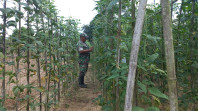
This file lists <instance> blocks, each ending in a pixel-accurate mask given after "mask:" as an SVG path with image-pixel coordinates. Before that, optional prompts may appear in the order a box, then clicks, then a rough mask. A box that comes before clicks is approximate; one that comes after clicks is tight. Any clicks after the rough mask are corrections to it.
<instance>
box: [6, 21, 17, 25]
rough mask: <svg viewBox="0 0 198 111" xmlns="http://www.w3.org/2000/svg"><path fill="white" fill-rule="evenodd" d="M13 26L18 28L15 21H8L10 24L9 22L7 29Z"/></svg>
mask: <svg viewBox="0 0 198 111" xmlns="http://www.w3.org/2000/svg"><path fill="white" fill-rule="evenodd" d="M11 26H13V27H16V26H17V23H16V21H13V20H11V21H8V22H7V27H11Z"/></svg>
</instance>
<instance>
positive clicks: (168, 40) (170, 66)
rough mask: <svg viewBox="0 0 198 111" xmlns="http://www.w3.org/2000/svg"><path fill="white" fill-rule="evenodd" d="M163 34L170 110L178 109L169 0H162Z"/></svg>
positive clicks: (175, 110) (176, 110)
mask: <svg viewBox="0 0 198 111" xmlns="http://www.w3.org/2000/svg"><path fill="white" fill-rule="evenodd" d="M161 2H162V19H163V20H162V21H163V36H164V44H165V56H166V68H167V75H168V88H169V102H170V111H178V100H177V87H176V80H177V79H176V74H175V58H174V46H173V36H172V26H171V24H172V22H171V13H170V12H171V9H170V3H169V1H168V0H162V1H161Z"/></svg>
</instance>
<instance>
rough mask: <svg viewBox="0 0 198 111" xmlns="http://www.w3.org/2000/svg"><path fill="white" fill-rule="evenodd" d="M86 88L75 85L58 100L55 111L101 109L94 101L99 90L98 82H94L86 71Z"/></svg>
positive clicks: (96, 110) (97, 110)
mask: <svg viewBox="0 0 198 111" xmlns="http://www.w3.org/2000/svg"><path fill="white" fill-rule="evenodd" d="M85 84H87V88H79V87H78V86H77V85H75V86H74V87H73V88H72V89H71V90H70V91H69V92H68V94H67V95H66V96H65V98H64V99H62V101H61V102H60V105H59V107H58V108H57V109H56V111H101V107H100V106H99V105H98V104H97V102H94V99H95V98H97V97H98V96H99V95H100V94H101V92H100V91H99V84H98V82H97V81H96V82H94V80H93V76H92V74H91V72H90V71H88V73H87V75H86V76H85Z"/></svg>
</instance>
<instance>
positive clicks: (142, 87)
mask: <svg viewBox="0 0 198 111" xmlns="http://www.w3.org/2000/svg"><path fill="white" fill-rule="evenodd" d="M137 84H138V86H139V87H140V88H141V89H142V91H143V92H144V93H145V94H146V93H147V89H146V85H144V84H142V83H141V82H140V81H138V83H137Z"/></svg>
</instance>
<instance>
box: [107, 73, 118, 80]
mask: <svg viewBox="0 0 198 111" xmlns="http://www.w3.org/2000/svg"><path fill="white" fill-rule="evenodd" d="M118 76H119V74H113V75H112V76H110V77H108V78H107V80H110V79H114V78H117V77H118Z"/></svg>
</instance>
